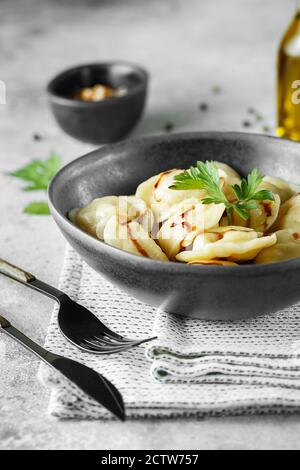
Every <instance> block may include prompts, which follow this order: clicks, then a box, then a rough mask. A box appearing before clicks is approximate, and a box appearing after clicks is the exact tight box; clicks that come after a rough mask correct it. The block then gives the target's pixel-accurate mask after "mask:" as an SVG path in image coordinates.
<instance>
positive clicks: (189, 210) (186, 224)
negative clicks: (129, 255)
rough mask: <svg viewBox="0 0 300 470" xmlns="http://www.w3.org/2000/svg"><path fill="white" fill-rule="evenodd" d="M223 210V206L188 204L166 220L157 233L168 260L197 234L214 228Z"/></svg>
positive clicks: (191, 241) (187, 244)
mask: <svg viewBox="0 0 300 470" xmlns="http://www.w3.org/2000/svg"><path fill="white" fill-rule="evenodd" d="M224 210H225V206H224V204H209V205H205V204H201V203H198V204H196V205H195V204H190V205H187V206H186V207H185V209H184V211H179V212H177V213H176V214H174V215H173V216H172V217H170V218H169V219H168V220H166V221H165V222H164V223H163V225H162V227H161V229H160V231H159V232H158V236H157V238H158V243H159V245H160V246H161V248H162V249H163V250H164V252H165V253H166V254H167V255H168V257H169V259H174V258H175V256H176V255H177V253H179V252H180V251H181V250H183V249H185V248H186V247H187V246H189V245H190V244H191V243H193V241H194V238H195V237H196V236H197V234H198V233H200V232H203V231H204V230H208V229H210V228H212V227H215V226H216V225H217V224H218V223H219V220H220V219H221V217H222V214H223V212H224Z"/></svg>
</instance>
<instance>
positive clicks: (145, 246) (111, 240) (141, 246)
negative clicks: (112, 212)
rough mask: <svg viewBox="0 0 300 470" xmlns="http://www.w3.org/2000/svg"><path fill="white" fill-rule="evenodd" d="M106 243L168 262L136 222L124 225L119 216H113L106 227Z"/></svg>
mask: <svg viewBox="0 0 300 470" xmlns="http://www.w3.org/2000/svg"><path fill="white" fill-rule="evenodd" d="M104 241H105V243H107V244H108V245H111V246H114V247H116V248H120V249H121V250H124V251H128V252H129V253H133V254H135V255H139V256H144V257H145V258H152V259H156V260H160V261H168V258H167V256H166V255H165V253H163V251H162V250H161V248H160V247H159V246H158V245H157V244H156V242H155V241H154V240H152V239H151V238H150V236H149V234H148V232H147V231H146V230H145V229H144V228H143V227H142V226H141V225H140V224H139V223H138V222H136V221H132V222H127V223H126V222H123V223H122V222H121V221H120V219H119V217H118V216H112V217H111V218H110V219H109V221H108V222H107V224H106V225H105V229H104Z"/></svg>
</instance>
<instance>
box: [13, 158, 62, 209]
mask: <svg viewBox="0 0 300 470" xmlns="http://www.w3.org/2000/svg"><path fill="white" fill-rule="evenodd" d="M61 163H62V162H61V158H60V156H59V155H57V154H55V153H52V154H51V155H50V156H49V157H48V158H47V159H46V160H37V159H35V160H32V161H31V162H30V163H28V164H27V165H25V166H23V167H22V168H19V169H18V170H16V171H13V172H11V173H9V174H10V176H13V177H15V178H18V179H21V180H22V181H26V182H27V183H28V184H27V186H25V187H24V188H23V190H24V191H39V190H43V191H47V189H48V186H49V183H50V181H51V180H52V178H53V177H54V176H55V174H56V173H57V171H58V170H59V168H60V167H61ZM23 212H24V213H25V214H31V215H49V214H50V211H49V207H48V204H47V202H46V201H36V202H31V203H30V204H28V205H27V206H26V207H25V208H24V209H23Z"/></svg>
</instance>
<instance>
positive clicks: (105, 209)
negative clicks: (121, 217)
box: [69, 196, 118, 237]
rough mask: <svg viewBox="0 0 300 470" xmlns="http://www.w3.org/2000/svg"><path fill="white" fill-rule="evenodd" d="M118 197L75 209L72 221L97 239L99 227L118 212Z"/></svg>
mask: <svg viewBox="0 0 300 470" xmlns="http://www.w3.org/2000/svg"><path fill="white" fill-rule="evenodd" d="M117 204H118V196H106V197H101V198H97V199H94V200H93V201H92V202H91V203H90V204H88V205H87V206H85V207H83V208H82V209H73V210H72V211H71V212H70V213H69V218H70V220H71V221H72V222H73V223H74V224H76V225H78V226H79V227H80V228H82V229H83V230H84V231H85V232H88V233H90V234H91V235H93V236H94V237H96V236H97V235H96V232H97V225H98V224H99V226H104V225H105V223H106V222H107V221H108V220H109V219H110V217H111V216H112V215H114V214H116V212H117Z"/></svg>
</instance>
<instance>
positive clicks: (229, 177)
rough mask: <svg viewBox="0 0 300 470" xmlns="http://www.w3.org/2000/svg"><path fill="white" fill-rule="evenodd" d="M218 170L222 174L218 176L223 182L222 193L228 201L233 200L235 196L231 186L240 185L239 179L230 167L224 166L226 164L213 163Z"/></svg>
mask: <svg viewBox="0 0 300 470" xmlns="http://www.w3.org/2000/svg"><path fill="white" fill-rule="evenodd" d="M215 163H216V165H217V167H218V168H219V170H221V171H222V172H223V174H222V175H220V178H221V179H223V180H224V182H223V192H224V194H225V195H226V196H227V198H228V199H229V201H232V200H234V198H235V194H234V191H233V189H232V187H231V186H234V185H235V184H240V182H241V177H240V175H239V174H238V173H237V172H236V171H235V170H234V169H233V168H231V166H229V165H226V163H221V162H215Z"/></svg>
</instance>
